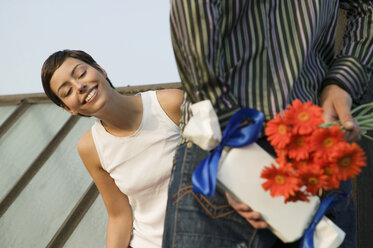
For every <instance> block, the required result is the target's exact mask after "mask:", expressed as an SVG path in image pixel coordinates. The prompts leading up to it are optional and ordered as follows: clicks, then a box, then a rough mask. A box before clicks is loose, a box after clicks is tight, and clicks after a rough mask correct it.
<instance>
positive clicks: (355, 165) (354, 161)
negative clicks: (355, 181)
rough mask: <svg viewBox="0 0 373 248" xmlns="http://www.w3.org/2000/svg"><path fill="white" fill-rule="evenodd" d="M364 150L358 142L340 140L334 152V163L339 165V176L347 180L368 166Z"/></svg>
mask: <svg viewBox="0 0 373 248" xmlns="http://www.w3.org/2000/svg"><path fill="white" fill-rule="evenodd" d="M365 159H366V158H365V154H364V151H363V150H362V149H361V148H360V147H359V146H358V145H357V144H356V143H351V144H350V143H347V142H340V143H339V144H338V145H337V146H336V147H335V149H334V150H333V154H332V161H331V162H332V163H333V164H334V165H336V166H338V170H339V171H338V174H337V178H338V179H339V180H347V179H350V178H353V177H354V176H356V175H357V174H359V173H360V172H361V167H363V166H366V163H365Z"/></svg>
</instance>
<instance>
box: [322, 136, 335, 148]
mask: <svg viewBox="0 0 373 248" xmlns="http://www.w3.org/2000/svg"><path fill="white" fill-rule="evenodd" d="M323 145H324V146H325V147H331V146H332V145H333V139H332V138H330V137H328V138H326V139H324V141H323Z"/></svg>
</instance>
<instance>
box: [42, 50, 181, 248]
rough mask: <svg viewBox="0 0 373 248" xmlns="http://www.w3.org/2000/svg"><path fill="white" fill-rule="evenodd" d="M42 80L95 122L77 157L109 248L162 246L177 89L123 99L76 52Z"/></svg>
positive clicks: (55, 62)
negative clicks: (94, 193)
mask: <svg viewBox="0 0 373 248" xmlns="http://www.w3.org/2000/svg"><path fill="white" fill-rule="evenodd" d="M42 83H43V87H44V91H45V93H46V94H47V96H48V97H49V98H50V99H51V100H52V101H53V102H54V103H56V104H57V105H58V106H60V107H62V108H63V109H65V110H66V111H68V112H69V113H71V114H73V115H77V114H79V115H84V116H94V117H96V118H97V119H98V121H97V122H96V123H95V124H94V125H93V127H92V128H91V129H90V130H89V131H87V132H86V133H85V134H84V135H83V136H82V137H81V138H80V140H79V142H78V152H79V155H80V157H81V159H82V161H83V163H84V165H85V167H86V168H87V170H88V172H89V174H90V175H91V176H92V178H93V180H94V182H95V183H96V185H97V188H98V190H99V191H100V194H101V196H102V198H103V200H104V203H105V206H106V209H107V212H108V215H109V221H108V226H107V240H106V243H107V247H127V246H129V245H131V247H133V248H138V247H160V246H161V242H162V233H163V222H164V215H165V210H166V201H167V188H168V182H169V178H170V174H171V167H172V160H173V155H174V151H175V148H176V144H177V141H178V139H179V128H178V124H179V119H180V117H181V112H180V104H181V103H182V95H183V94H182V91H180V90H161V91H157V92H155V91H150V92H145V93H142V94H139V95H135V96H124V95H121V94H119V93H118V92H117V91H116V90H115V89H114V88H113V87H112V85H111V83H110V80H109V79H108V77H107V75H106V72H105V70H104V69H102V68H101V67H100V66H99V65H98V64H97V63H96V62H95V61H94V60H93V58H92V57H91V56H90V55H88V54H87V53H85V52H83V51H78V50H64V51H58V52H56V53H54V54H52V55H51V56H50V57H49V58H48V59H47V60H46V61H45V62H44V65H43V68H42ZM132 208H133V209H134V211H133V212H132ZM132 213H133V215H132Z"/></svg>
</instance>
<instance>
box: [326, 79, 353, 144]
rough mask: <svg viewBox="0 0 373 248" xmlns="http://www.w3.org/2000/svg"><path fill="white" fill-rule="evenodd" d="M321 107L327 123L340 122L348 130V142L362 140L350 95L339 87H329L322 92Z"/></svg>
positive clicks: (346, 136) (346, 135)
mask: <svg viewBox="0 0 373 248" xmlns="http://www.w3.org/2000/svg"><path fill="white" fill-rule="evenodd" d="M320 100H321V107H322V108H323V110H324V113H323V119H324V122H325V123H329V122H332V121H335V120H340V122H341V123H342V126H343V127H344V128H345V129H346V133H345V138H346V140H347V141H357V140H359V139H360V127H359V125H358V124H357V122H356V120H354V119H353V118H352V115H351V105H352V99H351V96H350V94H348V92H346V91H345V90H344V89H342V88H341V87H339V86H338V85H334V84H331V85H328V86H326V87H325V88H324V89H323V91H322V92H321V96H320Z"/></svg>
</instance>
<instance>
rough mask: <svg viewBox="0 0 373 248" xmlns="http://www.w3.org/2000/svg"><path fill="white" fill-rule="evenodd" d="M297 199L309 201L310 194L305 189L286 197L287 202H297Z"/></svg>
mask: <svg viewBox="0 0 373 248" xmlns="http://www.w3.org/2000/svg"><path fill="white" fill-rule="evenodd" d="M296 201H305V202H309V201H310V200H309V199H308V195H307V194H306V193H305V192H303V191H299V190H298V191H296V192H295V194H294V195H290V196H289V197H287V198H285V203H288V202H296Z"/></svg>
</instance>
